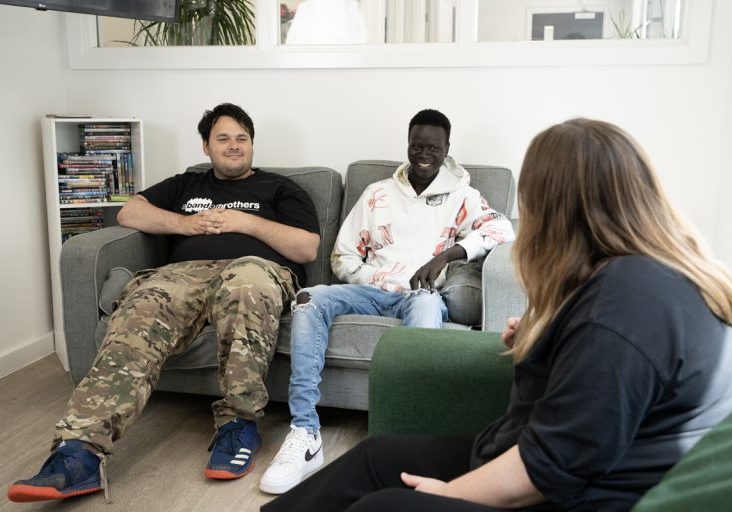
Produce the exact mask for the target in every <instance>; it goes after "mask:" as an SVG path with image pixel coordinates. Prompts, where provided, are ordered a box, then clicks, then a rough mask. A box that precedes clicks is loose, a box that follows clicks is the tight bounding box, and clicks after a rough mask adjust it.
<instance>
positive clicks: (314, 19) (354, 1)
mask: <svg viewBox="0 0 732 512" xmlns="http://www.w3.org/2000/svg"><path fill="white" fill-rule="evenodd" d="M279 5H280V14H279V16H280V44H287V45H302V44H363V43H371V44H378V43H451V42H454V41H455V11H456V9H457V0H281V1H280V3H279Z"/></svg>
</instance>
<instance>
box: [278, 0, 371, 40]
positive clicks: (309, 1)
mask: <svg viewBox="0 0 732 512" xmlns="http://www.w3.org/2000/svg"><path fill="white" fill-rule="evenodd" d="M362 3H368V0H365V1H363V2H362V1H360V0H283V1H281V2H280V44H288V45H299V44H363V43H367V42H370V41H369V32H368V26H367V17H366V14H365V13H364V12H363V8H364V6H363V5H362Z"/></svg>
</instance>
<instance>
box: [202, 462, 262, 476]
mask: <svg viewBox="0 0 732 512" xmlns="http://www.w3.org/2000/svg"><path fill="white" fill-rule="evenodd" d="M252 469H254V462H252V464H251V466H249V467H248V468H247V470H246V471H242V472H241V473H232V472H231V471H224V470H223V469H208V468H206V469H204V470H203V474H204V475H206V478H210V479H212V480H235V479H237V478H241V477H243V476H245V475H248V474H249V473H250V472H251V471H252Z"/></svg>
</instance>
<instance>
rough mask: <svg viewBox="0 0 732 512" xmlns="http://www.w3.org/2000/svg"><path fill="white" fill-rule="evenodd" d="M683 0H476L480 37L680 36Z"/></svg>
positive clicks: (600, 37)
mask: <svg viewBox="0 0 732 512" xmlns="http://www.w3.org/2000/svg"><path fill="white" fill-rule="evenodd" d="M681 7H682V0H480V1H479V16H478V40H479V41H531V40H533V41H537V40H566V39H678V38H679V37H680V35H681V34H680V27H681V11H682V9H681Z"/></svg>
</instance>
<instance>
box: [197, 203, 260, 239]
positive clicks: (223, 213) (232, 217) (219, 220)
mask: <svg viewBox="0 0 732 512" xmlns="http://www.w3.org/2000/svg"><path fill="white" fill-rule="evenodd" d="M190 217H199V219H196V220H194V221H193V222H194V223H196V224H198V225H200V226H202V227H203V233H196V234H206V235H220V234H221V233H244V234H248V232H247V230H246V222H247V220H249V219H247V217H252V215H251V214H248V213H244V212H240V211H238V210H229V209H225V208H211V209H210V210H204V211H202V212H200V213H197V214H195V215H190V216H189V218H190Z"/></svg>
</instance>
